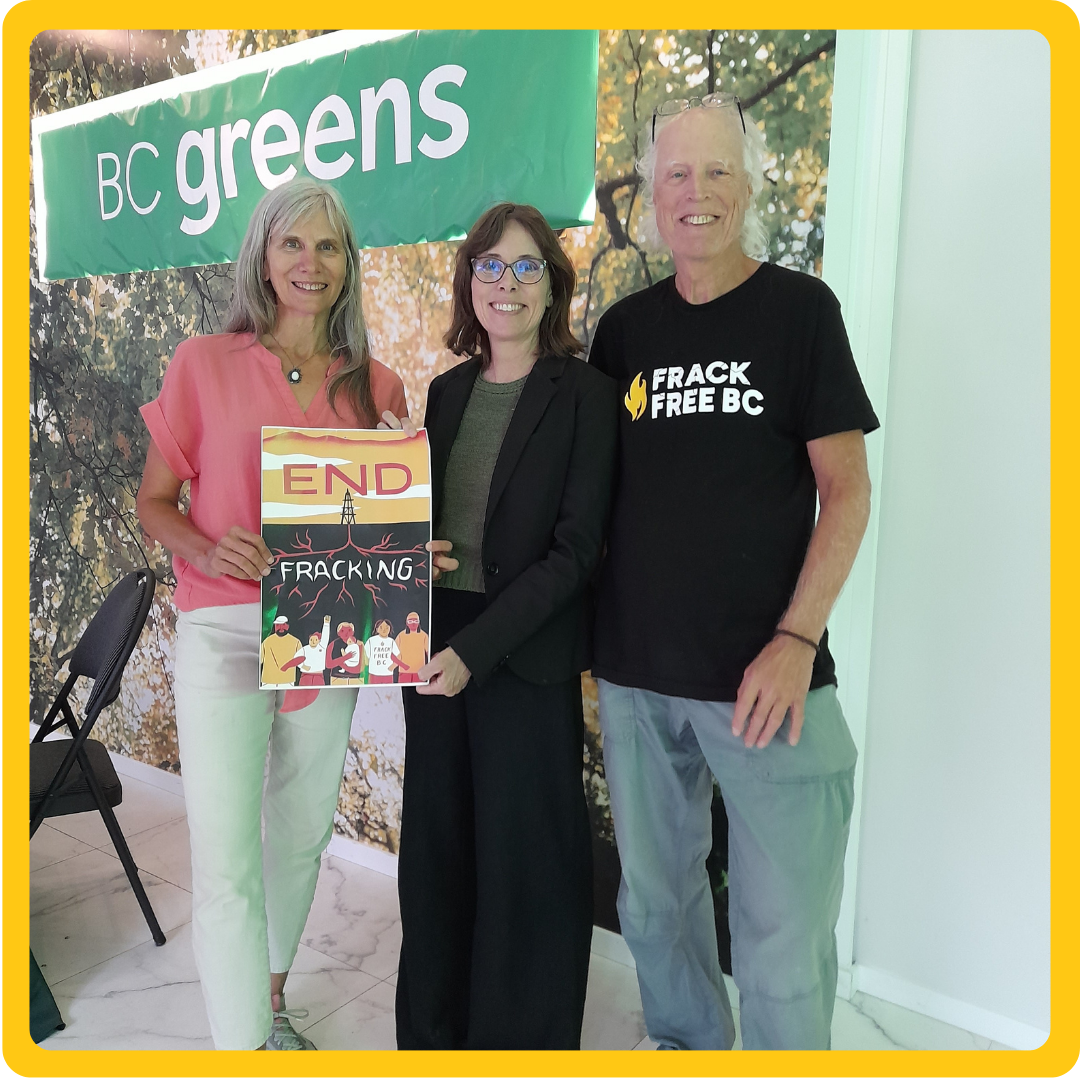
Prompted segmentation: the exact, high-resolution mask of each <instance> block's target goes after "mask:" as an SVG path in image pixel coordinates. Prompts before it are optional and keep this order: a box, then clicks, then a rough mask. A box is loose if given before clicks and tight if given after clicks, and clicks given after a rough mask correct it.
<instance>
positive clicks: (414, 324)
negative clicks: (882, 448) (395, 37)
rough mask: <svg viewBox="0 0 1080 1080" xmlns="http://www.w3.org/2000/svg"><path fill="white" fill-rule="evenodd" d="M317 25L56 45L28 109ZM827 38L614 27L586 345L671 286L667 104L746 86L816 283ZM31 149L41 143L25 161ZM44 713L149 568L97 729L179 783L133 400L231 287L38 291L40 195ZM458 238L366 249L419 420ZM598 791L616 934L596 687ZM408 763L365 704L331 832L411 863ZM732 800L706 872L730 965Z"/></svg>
mask: <svg viewBox="0 0 1080 1080" xmlns="http://www.w3.org/2000/svg"><path fill="white" fill-rule="evenodd" d="M326 32H328V31H322V30H236V31H200V30H161V31H153V30H130V31H127V30H115V31H85V30H80V31H63V30H55V31H47V32H45V33H43V34H41V35H39V36H38V37H37V38H36V39H35V40H34V43H33V46H32V48H31V52H30V57H29V60H30V71H29V75H30V111H31V116H38V115H43V114H46V113H52V112H56V111H58V110H60V109H66V108H70V107H72V106H75V105H81V104H83V103H85V102H88V101H93V100H96V99H99V98H102V97H108V96H111V95H113V94H117V93H121V92H122V91H125V90H130V89H134V88H136V87H139V86H143V85H146V84H148V83H153V82H159V81H161V80H165V79H170V78H173V77H174V76H177V75H181V74H185V73H188V72H191V71H195V70H197V69H200V68H205V67H209V66H212V65H215V64H219V63H222V62H225V61H228V60H231V59H236V58H238V57H241V56H248V55H251V54H253V53H256V52H262V51H265V50H267V49H272V48H277V47H279V46H282V45H287V44H289V43H291V42H294V41H298V40H302V39H304V38H308V37H312V36H315V35H318V34H322V33H326ZM835 44H836V33H835V31H833V30H601V31H600V56H599V84H598V89H597V130H596V202H597V213H596V220H595V224H594V225H592V226H591V227H588V228H580V229H570V230H566V231H565V232H564V233H563V237H562V239H563V244H564V245H565V247H566V249H567V252H568V253H569V255H570V257H571V259H572V260H573V262H574V265H575V266H576V268H577V274H578V288H577V293H576V295H575V297H574V302H573V306H572V308H571V317H572V320H573V328H574V331H575V332H576V334H577V335H578V337H579V338H581V339H582V340H583V341H585V342H586V343H588V342H589V340H590V338H591V336H592V333H593V330H594V329H595V326H596V321H597V319H598V318H599V317H600V315H602V314H603V312H604V311H605V310H606V309H607V308H608V307H609V306H610V305H611V304H612V303H613V302H614V301H616V300H617V299H619V298H620V297H622V296H625V295H627V294H628V293H631V292H635V291H637V290H638V289H641V288H643V287H645V286H647V285H649V284H651V283H653V282H655V281H658V280H660V279H661V278H663V277H665V276H667V275H669V274H670V273H671V272H672V267H671V262H670V259H669V258H668V257H666V256H664V255H656V254H652V253H647V252H645V251H644V250H643V249H642V247H641V246H640V245H639V244H638V241H637V222H638V216H639V213H640V198H639V177H638V176H637V174H636V172H635V170H634V160H635V157H636V155H637V153H638V151H639V149H640V148H641V144H640V142H639V139H640V137H641V135H642V131H643V129H644V125H645V123H646V122H647V120H648V119H649V118H650V117H651V116H652V110H653V108H654V107H655V106H656V105H657V104H658V103H659V102H660V101H662V100H664V99H665V98H668V97H673V96H674V97H688V96H694V95H696V96H702V95H704V94H707V93H710V92H712V91H714V90H725V91H733V92H735V93H737V94H738V95H739V97H740V98H741V100H742V103H743V108H744V110H745V112H746V115H747V122H751V121H753V122H755V123H757V124H758V125H759V126H760V127H762V128H763V130H764V133H765V138H766V142H767V145H768V148H769V157H768V158H767V160H766V163H765V185H764V188H765V189H764V191H763V193H762V196H761V200H760V209H761V211H762V214H763V215H764V220H765V224H766V228H767V231H768V235H769V252H768V257H769V260H770V261H771V262H776V263H780V264H782V265H785V266H790V267H792V268H793V269H796V270H800V271H803V272H805V273H810V274H820V272H821V258H822V250H823V246H824V235H825V228H824V227H825V196H826V187H827V178H828V159H829V128H830V119H831V100H832V73H833V56H834V52H835ZM28 152H29V147H28ZM29 209H30V222H31V250H30V251H29V253H28V261H29V275H30V356H29V363H30V386H31V398H30V459H31V460H30V468H31V503H30V566H31V573H30V709H31V717H32V718H34V717H39V716H40V715H41V714H42V712H43V709H44V708H45V707H47V704H48V702H49V701H51V699H52V697H53V695H54V694H55V692H56V688H57V685H58V684H57V679H58V677H62V675H63V673H64V669H63V660H64V657H65V654H66V653H68V652H69V651H70V650H71V649H72V648H73V647H74V644H75V642H76V641H77V640H78V637H79V634H80V633H81V631H82V629H83V627H84V626H85V625H86V623H87V622H88V621H89V619H90V618H91V616H92V615H93V613H94V611H95V610H96V609H97V606H98V605H99V604H100V602H101V600H102V598H103V597H104V595H105V594H106V593H107V591H108V589H109V587H110V586H111V584H112V583H113V582H114V581H116V580H117V579H118V578H119V577H121V576H122V575H123V574H125V573H127V572H128V571H129V570H131V569H132V568H134V567H137V566H150V567H152V568H153V569H154V571H155V572H156V573H157V574H158V577H159V580H160V581H161V582H162V584H161V585H160V586H159V588H158V593H157V596H156V598H155V603H154V607H153V608H152V610H151V615H150V618H149V620H148V623H147V629H146V630H145V631H144V633H143V636H142V639H141V641H140V642H139V645H138V647H137V649H136V652H135V653H134V655H133V656H132V659H131V662H130V664H129V665H128V669H127V674H126V676H125V679H124V685H123V690H122V693H121V696H120V698H119V700H118V701H117V702H116V703H115V704H114V705H113V706H112V707H111V708H110V709H109V710H107V712H106V713H105V715H104V716H103V717H102V719H101V720H100V721H99V723H98V725H97V729H96V732H95V734H96V736H97V737H98V738H100V739H102V741H104V742H105V743H106V745H107V746H108V747H109V748H110V749H111V750H113V751H115V752H117V753H120V754H123V755H126V756H128V757H131V758H134V759H136V760H138V761H142V762H145V763H147V764H149V765H152V766H154V767H157V768H160V769H164V770H168V771H171V772H179V762H178V759H177V750H176V734H175V727H174V722H173V703H172V691H171V678H172V664H173V649H174V633H175V630H174V626H175V612H174V609H173V607H172V603H171V596H172V588H173V586H174V584H175V579H174V577H173V574H172V568H171V566H170V561H169V557H168V555H167V553H166V552H165V551H164V550H163V549H162V548H161V547H160V546H159V545H157V544H155V543H154V542H153V541H152V540H150V538H149V537H147V536H146V534H145V533H144V532H143V531H142V530H141V528H140V526H139V522H138V518H137V517H136V514H135V494H136V491H137V490H138V485H139V480H140V477H141V473H142V467H143V463H144V461H145V457H146V449H147V442H148V436H147V432H146V429H145V426H144V425H143V424H142V421H141V419H140V417H139V414H138V407H139V406H140V405H142V404H143V403H144V402H146V401H149V400H151V399H152V398H154V397H155V396H156V395H157V393H158V390H159V388H160V386H161V378H162V375H163V373H164V371H165V369H166V367H167V366H168V363H169V358H170V357H171V355H172V353H173V351H174V350H175V348H176V346H177V344H178V343H179V342H180V341H182V340H183V339H184V338H186V337H190V336H192V335H195V334H209V333H216V332H218V331H220V329H221V327H222V323H223V319H224V316H225V312H226V309H227V307H228V300H229V296H230V292H231V288H232V267H231V266H226V265H218V266H203V267H194V268H188V269H183V270H163V271H154V272H150V273H133V274H122V275H113V276H110V277H98V278H79V279H75V280H69V281H57V282H42V281H40V280H38V279H37V278H36V266H37V252H36V250H35V243H36V239H35V233H34V222H35V208H34V202H33V186H32V180H31V187H30V208H29ZM454 249H455V245H454V244H452V243H438V244H420V245H415V246H411V247H396V248H382V249H369V250H365V251H364V252H363V286H364V310H365V314H366V316H367V320H368V327H369V333H370V339H371V346H372V351H373V353H374V355H375V356H376V357H377V358H378V359H379V360H381V361H382V362H383V363H385V364H388V365H389V366H390V367H392V368H393V369H394V370H395V371H397V372H398V373H399V374H400V375H401V377H402V379H403V380H404V382H405V387H406V391H407V394H408V400H409V408H410V412H411V414H412V415H413V417H414V418H422V417H423V414H424V407H425V403H426V393H427V385H428V383H429V382H430V380H431V379H432V378H433V377H434V376H435V375H437V374H439V373H440V372H441V371H444V370H445V369H446V368H448V367H450V366H451V365H452V364H453V363H455V362H457V358H456V357H454V356H453V355H452V354H450V353H449V352H448V351H447V350H446V349H445V348H444V346H443V344H442V338H443V335H444V333H445V332H446V329H447V327H448V325H449V311H450V285H451V280H452V268H453V259H454ZM582 683H583V695H584V700H585V715H586V723H587V745H586V748H585V760H584V778H585V784H586V790H587V793H588V796H589V801H590V806H591V810H592V814H593V824H594V833H595V845H594V850H595V852H596V855H597V860H596V861H597V921H598V922H599V923H600V924H601V925H605V926H608V927H609V928H611V929H617V928H618V927H617V923H616V922H615V921H614V906H613V905H614V888H615V885H616V884H617V878H618V864H617V859H616V856H615V854H614V841H613V834H612V827H611V817H610V811H609V808H608V801H607V786H606V783H605V780H604V773H603V757H602V748H601V746H600V736H599V726H598V724H597V720H596V695H595V686H594V685H593V684H592V681H591V680H590V679H589V678H588V677H587V676H586V677H584V678H583V680H582ZM403 757H404V732H403V727H402V720H401V712H400V698H399V696H398V691H397V690H394V689H390V690H387V691H375V690H368V691H365V692H364V693H363V694H361V698H360V705H359V707H358V709H357V714H356V716H355V717H354V721H353V732H352V741H351V744H350V748H349V754H348V759H347V762H346V773H345V778H344V783H343V786H342V793H341V801H340V804H339V808H338V815H337V819H336V825H337V829H338V831H339V832H341V833H342V834H344V835H347V836H350V837H352V838H354V839H357V840H360V841H362V842H364V843H366V844H369V845H372V846H375V847H377V848H381V849H383V850H385V851H388V852H395V851H396V850H397V842H398V823H399V816H400V797H401V772H402V764H403ZM722 814H723V812H722V806H720V805H717V808H716V814H715V815H714V821H715V823H716V830H715V831H716V839H717V850H716V851H715V852H714V857H713V858H712V859H710V871H711V873H712V875H713V879H714V886H715V888H716V893H717V901H718V905H717V912H718V928H719V929H720V931H721V951H722V952H726V945H725V942H726V925H725V923H726V918H725V914H726V905H725V900H726V896H725V892H726V890H725V888H724V886H725V884H726V878H725V873H724V864H725V858H724V849H725V844H724V838H723V832H724V829H723V816H722Z"/></svg>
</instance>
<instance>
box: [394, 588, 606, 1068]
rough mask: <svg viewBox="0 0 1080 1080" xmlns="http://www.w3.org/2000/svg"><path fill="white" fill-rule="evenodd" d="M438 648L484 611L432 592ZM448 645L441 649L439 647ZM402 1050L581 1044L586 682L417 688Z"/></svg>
mask: <svg viewBox="0 0 1080 1080" xmlns="http://www.w3.org/2000/svg"><path fill="white" fill-rule="evenodd" d="M433 605H434V612H433V618H432V622H433V625H434V627H435V629H436V631H437V635H436V638H435V641H434V642H433V646H434V647H433V653H434V652H437V651H438V650H439V649H441V648H443V647H444V645H443V642H445V640H446V638H449V637H451V636H452V635H453V634H454V633H455V632H456V631H457V629H458V628H459V627H461V626H464V625H466V624H467V623H469V622H471V621H472V619H474V618H475V617H476V616H477V615H478V614H479V613H480V612H481V611H482V610H483V607H484V598H483V596H482V595H480V594H477V593H465V592H459V591H456V590H451V589H435V590H434V598H433ZM440 638H441V639H442V641H440V640H439V639H440ZM403 696H404V700H405V732H406V741H405V778H404V791H403V798H402V813H401V849H400V855H399V860H398V894H399V897H400V901H401V925H402V944H401V965H400V968H399V971H398V983H397V1042H398V1049H400V1050H422V1049H476V1050H490V1049H507V1050H510V1049H519V1050H576V1049H578V1047H579V1045H580V1041H581V1018H582V1013H583V1012H584V1009H585V986H586V982H587V980H588V972H589V950H590V946H591V940H592V845H591V839H590V830H589V816H588V809H587V807H586V804H585V794H584V789H583V786H582V746H583V737H584V731H583V721H582V709H581V685H580V681H579V680H578V679H576V678H575V679H572V680H569V681H568V682H563V683H558V684H555V685H550V686H538V685H534V684H532V683H527V682H525V681H524V680H522V679H519V678H518V677H517V676H516V675H514V674H513V673H512V672H510V671H508V670H506V669H505V668H500V669H499V670H497V671H496V672H495V673H494V674H493V675H491V676H490V677H489V678H488V679H487V680H486V681H485V683H484V685H483V687H477V686H475V685H474V684H473V683H472V682H470V683H469V685H468V686H467V687H466V688H465V690H464V691H462V693H460V694H458V695H457V696H456V697H453V698H445V697H441V696H438V697H437V696H432V697H426V696H422V695H420V694H418V693H416V691H415V690H412V689H406V690H405V691H404V695H403Z"/></svg>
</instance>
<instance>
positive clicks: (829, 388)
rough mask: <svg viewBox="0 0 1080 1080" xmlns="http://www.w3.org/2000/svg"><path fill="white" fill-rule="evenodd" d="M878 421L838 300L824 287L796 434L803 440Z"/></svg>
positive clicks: (864, 428) (873, 427)
mask: <svg viewBox="0 0 1080 1080" xmlns="http://www.w3.org/2000/svg"><path fill="white" fill-rule="evenodd" d="M878 427H880V424H879V422H878V418H877V416H876V415H875V414H874V409H873V406H872V405H871V404H870V398H869V397H867V394H866V390H865V389H864V388H863V384H862V378H861V376H860V375H859V369H858V368H857V367H856V366H855V357H854V356H852V355H851V345H850V344H849V343H848V336H847V330H845V328H844V320H843V317H842V316H841V314H840V301H839V300H837V299H836V297H835V296H834V295H833V294H832V292H831V291H830V290H829V289H828V288H822V289H821V291H820V294H819V299H818V317H817V325H816V329H815V333H814V341H813V344H812V346H811V351H810V356H809V362H808V367H807V372H806V380H805V384H804V388H803V394H802V407H801V410H800V418H799V428H800V431H799V435H800V438H802V439H803V441H804V442H810V441H811V440H812V439H820V438H823V437H824V436H826V435H836V434H838V433H839V432H841V431H856V430H861V431H862V432H863V433H865V434H869V433H870V432H871V431H875V430H876V429H877V428H878Z"/></svg>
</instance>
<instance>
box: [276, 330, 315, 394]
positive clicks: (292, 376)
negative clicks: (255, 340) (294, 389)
mask: <svg viewBox="0 0 1080 1080" xmlns="http://www.w3.org/2000/svg"><path fill="white" fill-rule="evenodd" d="M267 333H268V334H269V335H270V338H271V340H272V341H273V342H274V344H275V345H276V346H277V347H278V348H279V349H280V350H281V351H282V352H283V353H284V354H285V359H286V360H288V361H289V363H291V364H292V367H291V368H289V370H288V372H287V373H286V375H285V378H286V379H288V380H289V382H290V383H291V384H292V385H293V386H295V385H296V384H297V383H298V382H300V381H301V380H302V379H303V377H304V374H303V372H302V371H301V370H300V369H301V368H302V367H303V366H304V365H305V364H306V363H307V362H308V360H310V359H311V356H315V355H316V353H317V352H318V350H316V352H313V353H312V354H311V356H308V357H305V358H304V359H303V360H301V361H300V363H299V364H298V363H297V362H296V361H295V360H294V359H293V356H292V353H291V352H289V350H288V349H286V348H285V346H284V345H282V344H281V342H280V341H278V339H277V338H276V337H274V334H273V331H271V330H267Z"/></svg>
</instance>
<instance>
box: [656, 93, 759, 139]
mask: <svg viewBox="0 0 1080 1080" xmlns="http://www.w3.org/2000/svg"><path fill="white" fill-rule="evenodd" d="M729 105H734V106H735V107H736V108H737V109H738V110H739V123H740V124H742V133H743V134H744V135H745V134H746V117H745V116H743V111H742V102H741V101H740V100H739V99H738V97H737V96H736V95H735V94H727V93H724V94H706V95H705V97H703V98H696V97H692V98H669V99H668V100H667V101H661V102H660V104H659V105H657V106H656V108H655V109H653V114H652V141H653V142H656V118H657V117H658V116H678V114H679V113H681V112H686V111H687V110H688V109H696V108H698V106H700V107H702V108H704V109H726V108H727V107H728V106H729Z"/></svg>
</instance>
